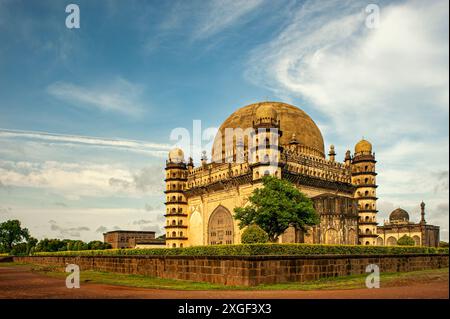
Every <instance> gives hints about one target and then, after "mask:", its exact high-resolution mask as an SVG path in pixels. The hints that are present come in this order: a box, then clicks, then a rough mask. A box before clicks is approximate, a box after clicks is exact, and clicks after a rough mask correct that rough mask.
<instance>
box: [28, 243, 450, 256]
mask: <svg viewBox="0 0 450 319" xmlns="http://www.w3.org/2000/svg"><path fill="white" fill-rule="evenodd" d="M448 252H449V250H448V248H435V247H418V246H414V247H410V246H363V245H355V246H352V245H318V244H317V245H310V244H241V245H211V246H194V247H186V248H148V249H108V250H82V251H62V252H37V253H35V254H34V255H37V256H127V255H147V256H261V255H269V256H270V255H272V256H273V255H292V256H310V255H404V254H448Z"/></svg>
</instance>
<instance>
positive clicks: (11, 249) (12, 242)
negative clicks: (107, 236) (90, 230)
mask: <svg viewBox="0 0 450 319" xmlns="http://www.w3.org/2000/svg"><path fill="white" fill-rule="evenodd" d="M110 248H111V245H110V244H108V243H104V242H102V241H99V240H94V241H91V242H88V243H86V242H84V241H82V240H72V239H56V238H55V239H48V238H45V239H42V240H37V239H36V238H34V237H32V236H31V235H30V232H29V230H28V229H27V228H22V227H21V224H20V221H19V220H8V221H6V222H3V223H0V253H9V254H10V255H30V254H32V253H33V252H56V251H73V250H100V249H110Z"/></svg>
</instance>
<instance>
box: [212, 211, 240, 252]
mask: <svg viewBox="0 0 450 319" xmlns="http://www.w3.org/2000/svg"><path fill="white" fill-rule="evenodd" d="M233 237H234V223H233V216H232V215H231V213H230V211H229V210H228V209H227V208H226V207H225V206H222V205H219V206H217V207H216V208H215V209H214V211H213V212H212V213H211V216H210V217H209V220H208V244H209V245H221V244H233V242H234V240H233Z"/></svg>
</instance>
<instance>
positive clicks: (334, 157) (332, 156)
mask: <svg viewBox="0 0 450 319" xmlns="http://www.w3.org/2000/svg"><path fill="white" fill-rule="evenodd" d="M328 156H330V161H332V162H334V161H335V160H336V152H335V151H334V145H333V144H331V145H330V151H329V152H328Z"/></svg>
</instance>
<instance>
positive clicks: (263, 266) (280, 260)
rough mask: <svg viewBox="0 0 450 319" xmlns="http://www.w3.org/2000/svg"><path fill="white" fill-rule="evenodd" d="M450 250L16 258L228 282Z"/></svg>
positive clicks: (401, 264)
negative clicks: (430, 251) (392, 252)
mask: <svg viewBox="0 0 450 319" xmlns="http://www.w3.org/2000/svg"><path fill="white" fill-rule="evenodd" d="M448 257H449V256H448V255H442V254H441V255H437V254H436V255H431V254H427V255H394V256H393V255H370V256H368V255H364V256H361V255H357V256H356V255H355V256H349V255H345V256H344V255H327V256H323V255H322V256H209V257H193V256H114V257H112V256H79V257H61V256H29V257H14V261H16V262H26V263H33V264H39V265H52V266H59V267H61V268H64V267H65V266H66V265H67V264H77V265H78V266H79V267H80V270H81V271H83V270H96V271H107V272H114V273H123V274H139V275H146V276H152V277H160V278H170V279H182V280H192V281H203V282H210V283H217V284H223V285H242V286H254V285H259V284H275V283H283V282H303V281H310V280H316V279H319V278H324V277H336V276H347V275H356V274H364V273H365V271H366V267H367V265H369V264H376V265H378V266H379V267H380V271H381V272H406V271H416V270H425V269H434V268H444V267H448Z"/></svg>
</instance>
